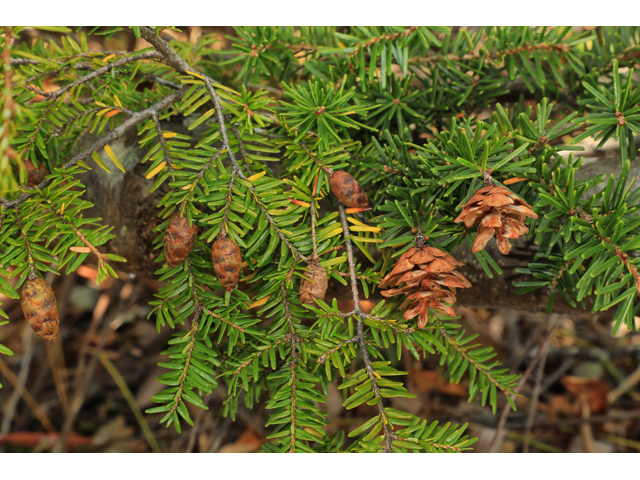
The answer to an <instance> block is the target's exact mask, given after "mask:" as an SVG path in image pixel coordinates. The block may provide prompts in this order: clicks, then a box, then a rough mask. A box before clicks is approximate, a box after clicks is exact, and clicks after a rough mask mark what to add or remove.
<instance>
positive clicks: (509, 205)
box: [454, 185, 538, 255]
mask: <svg viewBox="0 0 640 480" xmlns="http://www.w3.org/2000/svg"><path fill="white" fill-rule="evenodd" d="M462 207H463V209H462V212H461V213H460V215H458V218H456V219H455V220H454V221H455V222H464V224H465V225H466V226H467V228H471V227H474V226H476V225H478V224H479V226H478V235H477V236H476V240H475V242H473V252H474V253H475V252H479V251H481V250H484V247H485V246H486V245H487V242H488V241H489V240H491V238H492V237H493V236H494V235H495V237H496V243H497V244H498V248H499V249H500V252H501V253H502V254H503V255H507V254H508V253H509V250H511V244H510V243H509V240H508V239H509V238H518V237H519V236H520V235H522V234H525V233H527V232H528V231H529V229H528V228H527V227H526V226H525V224H524V222H525V220H526V217H530V218H538V215H536V214H535V212H534V211H533V210H532V209H531V205H529V204H528V203H527V202H525V201H524V200H522V199H520V198H519V197H517V196H516V195H515V194H514V193H513V192H512V191H511V190H509V189H508V188H504V187H496V186H494V185H490V186H487V187H483V188H481V189H480V190H478V191H477V192H476V193H475V195H474V196H473V197H471V200H469V201H468V202H467V203H465V204H464V205H463V206H462Z"/></svg>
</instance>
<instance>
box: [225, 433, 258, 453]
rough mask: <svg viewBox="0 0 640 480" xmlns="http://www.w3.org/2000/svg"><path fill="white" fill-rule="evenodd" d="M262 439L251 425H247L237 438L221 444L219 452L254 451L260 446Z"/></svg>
mask: <svg viewBox="0 0 640 480" xmlns="http://www.w3.org/2000/svg"><path fill="white" fill-rule="evenodd" d="M263 442H264V440H263V439H262V438H261V437H260V435H258V434H257V433H256V432H255V430H253V428H251V427H247V428H246V429H245V431H244V432H242V435H240V436H239V437H238V439H237V440H236V441H235V442H233V443H230V444H228V445H225V446H223V447H222V448H221V449H220V450H218V452H220V453H250V452H255V451H256V450H257V449H259V448H260V447H261V446H262V443H263Z"/></svg>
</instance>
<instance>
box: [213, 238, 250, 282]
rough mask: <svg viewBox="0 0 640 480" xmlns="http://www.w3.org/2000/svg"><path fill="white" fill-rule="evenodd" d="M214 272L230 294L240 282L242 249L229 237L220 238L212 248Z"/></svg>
mask: <svg viewBox="0 0 640 480" xmlns="http://www.w3.org/2000/svg"><path fill="white" fill-rule="evenodd" d="M211 261H212V262H213V270H214V272H215V273H216V277H218V280H220V283H221V284H222V286H223V287H224V288H226V289H227V291H228V292H229V293H231V292H233V289H234V288H236V285H237V284H238V281H239V280H240V271H241V270H242V253H241V252H240V247H238V245H237V244H236V243H235V242H234V241H233V240H231V239H230V238H229V237H220V238H218V239H217V240H216V241H215V242H214V244H213V245H212V247H211Z"/></svg>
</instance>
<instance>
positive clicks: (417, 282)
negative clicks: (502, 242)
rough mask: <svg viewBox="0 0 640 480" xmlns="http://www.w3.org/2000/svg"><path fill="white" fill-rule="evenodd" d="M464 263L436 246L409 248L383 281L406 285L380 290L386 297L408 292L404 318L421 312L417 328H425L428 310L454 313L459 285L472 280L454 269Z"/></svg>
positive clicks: (384, 285) (460, 286)
mask: <svg viewBox="0 0 640 480" xmlns="http://www.w3.org/2000/svg"><path fill="white" fill-rule="evenodd" d="M462 265H464V264H463V263H462V262H458V261H457V260H456V259H455V258H453V257H452V256H451V255H449V254H448V253H445V252H443V251H442V250H439V249H437V248H434V247H428V246H426V245H422V246H418V247H413V248H410V249H409V250H407V251H406V252H405V253H404V254H403V255H402V256H401V257H400V260H398V263H396V264H395V266H394V268H393V270H392V271H391V272H390V273H389V274H388V275H387V276H386V277H384V278H383V279H382V282H381V283H380V287H381V288H384V287H396V286H398V285H399V284H401V283H404V284H405V285H404V286H403V287H401V288H392V289H390V290H384V291H382V292H380V293H381V294H382V295H383V296H385V297H393V296H395V295H402V294H406V295H407V302H408V304H409V305H408V307H407V309H406V310H405V312H404V318H405V320H410V319H412V318H413V317H415V316H416V315H419V318H418V328H424V327H425V325H426V324H427V322H428V320H429V309H432V310H435V311H436V312H440V313H443V314H445V315H451V316H455V312H454V311H453V308H451V305H453V304H454V303H455V302H456V296H455V294H456V288H468V287H470V286H471V283H470V282H469V280H467V279H466V278H465V277H464V276H463V275H461V274H460V273H458V272H456V271H455V269H456V267H459V266H462Z"/></svg>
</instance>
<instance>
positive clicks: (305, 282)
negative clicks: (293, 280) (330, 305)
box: [300, 263, 329, 305]
mask: <svg viewBox="0 0 640 480" xmlns="http://www.w3.org/2000/svg"><path fill="white" fill-rule="evenodd" d="M328 284H329V283H328V279H327V271H326V270H325V269H324V267H322V266H321V265H319V264H317V263H312V264H310V265H309V272H306V273H305V274H304V277H303V278H302V281H301V282H300V302H302V303H308V304H309V305H315V304H316V302H315V301H314V299H315V298H319V299H320V300H324V296H325V294H326V293H327V286H328Z"/></svg>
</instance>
